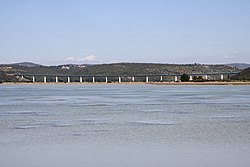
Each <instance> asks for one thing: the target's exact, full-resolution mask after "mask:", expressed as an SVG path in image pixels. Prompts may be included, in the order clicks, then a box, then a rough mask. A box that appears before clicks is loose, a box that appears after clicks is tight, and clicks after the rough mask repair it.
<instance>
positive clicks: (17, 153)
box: [0, 84, 250, 167]
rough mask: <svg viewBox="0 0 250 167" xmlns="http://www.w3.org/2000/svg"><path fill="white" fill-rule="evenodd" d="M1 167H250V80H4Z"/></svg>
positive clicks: (0, 101) (0, 91)
mask: <svg viewBox="0 0 250 167" xmlns="http://www.w3.org/2000/svg"><path fill="white" fill-rule="evenodd" d="M0 96H1V98H0V166H3V167H22V166H23V167H34V166H36V167H37V166H38V167H39V166H41V167H45V166H46V167H50V166H61V167H67V166H76V167H78V166H86V167H103V166H104V167H105V166H107V167H119V166H121V167H127V166H129V167H133V166H135V167H141V166H143V167H157V166H158V167H165V166H176V167H178V166H180V167H181V166H190V167H191V166H192V167H193V166H199V167H202V166H204V167H206V166H210V167H211V166H213V167H216V166H218V167H249V166H250V158H249V157H250V86H190V85H189V86H183V85H177V86H169V85H148V84H145V85H144V84H142V85H136V84H135V85H133V84H129V85H126V84H65V85H64V84H60V85H56V84H52V85H0Z"/></svg>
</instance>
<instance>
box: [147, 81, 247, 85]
mask: <svg viewBox="0 0 250 167" xmlns="http://www.w3.org/2000/svg"><path fill="white" fill-rule="evenodd" d="M150 84H155V85H250V82H241V81H239V82H219V81H218V82H216V81H214V82H157V83H156V82H155V83H150Z"/></svg>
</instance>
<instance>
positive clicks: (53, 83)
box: [0, 81, 250, 85]
mask: <svg viewBox="0 0 250 167" xmlns="http://www.w3.org/2000/svg"><path fill="white" fill-rule="evenodd" d="M15 84H25V85H26V84H32V85H33V84H38V85H68V84H69V85H70V84H79V85H84V84H107V85H112V84H152V85H250V81H246V82H243V81H233V82H226V81H225V82H219V81H213V82H120V83H119V82H111V83H106V82H95V83H93V82H82V83H80V82H70V83H68V82H66V83H64V82H57V83H56V82H46V83H44V82H34V83H33V82H2V83H0V85H15Z"/></svg>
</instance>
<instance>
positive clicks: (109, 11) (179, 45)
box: [0, 0, 250, 65]
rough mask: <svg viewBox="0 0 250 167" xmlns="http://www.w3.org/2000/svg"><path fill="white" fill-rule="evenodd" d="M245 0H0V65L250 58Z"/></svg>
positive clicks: (216, 61)
mask: <svg viewBox="0 0 250 167" xmlns="http://www.w3.org/2000/svg"><path fill="white" fill-rule="evenodd" d="M249 18H250V1H248V0H238V1H235V0H220V1H216V0H210V1H197V0H190V1H184V0H176V1H170V0H155V1H150V0H133V1H132V0H127V1H115V0H107V1H101V0H84V1H81V0H72V1H66V0H43V1H29V0H23V1H18V0H1V1H0V57H1V59H0V64H3V63H4V64H9V63H18V62H34V63H38V64H43V65H58V64H108V63H118V62H131V63H132V62H139V63H163V64H165V63H168V64H193V63H200V64H228V63H250V48H249V43H250V31H249V30H250V22H249Z"/></svg>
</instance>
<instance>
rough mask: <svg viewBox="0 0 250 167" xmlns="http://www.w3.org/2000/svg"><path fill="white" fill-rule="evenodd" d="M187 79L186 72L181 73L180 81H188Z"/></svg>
mask: <svg viewBox="0 0 250 167" xmlns="http://www.w3.org/2000/svg"><path fill="white" fill-rule="evenodd" d="M188 81H189V76H188V75H187V74H182V76H181V82H188Z"/></svg>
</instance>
